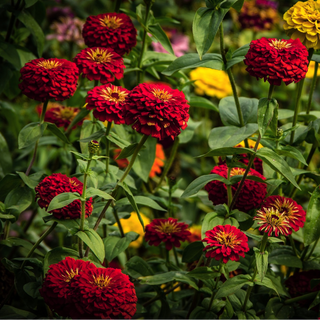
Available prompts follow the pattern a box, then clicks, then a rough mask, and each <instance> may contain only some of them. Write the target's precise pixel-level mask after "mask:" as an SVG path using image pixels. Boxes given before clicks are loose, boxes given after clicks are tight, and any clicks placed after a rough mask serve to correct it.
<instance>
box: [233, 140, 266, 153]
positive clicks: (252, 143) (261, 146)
mask: <svg viewBox="0 0 320 320" xmlns="http://www.w3.org/2000/svg"><path fill="white" fill-rule="evenodd" d="M248 145H249V148H252V149H253V148H254V146H255V145H256V142H255V141H253V140H251V139H248ZM236 146H240V147H241V148H245V147H246V145H245V143H244V140H243V141H241V142H240V143H238V144H237V145H236ZM236 146H235V147H236ZM261 148H263V145H262V144H261V143H259V145H258V149H257V150H259V149H261Z"/></svg>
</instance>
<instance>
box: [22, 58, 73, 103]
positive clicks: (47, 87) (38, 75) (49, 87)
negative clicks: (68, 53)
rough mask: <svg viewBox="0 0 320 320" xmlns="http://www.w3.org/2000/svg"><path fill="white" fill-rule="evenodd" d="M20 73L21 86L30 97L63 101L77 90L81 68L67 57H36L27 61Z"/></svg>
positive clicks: (39, 99) (40, 99)
mask: <svg viewBox="0 0 320 320" xmlns="http://www.w3.org/2000/svg"><path fill="white" fill-rule="evenodd" d="M20 73H21V77H20V80H22V82H21V83H20V84H19V88H20V89H21V91H22V93H23V94H25V95H26V96H27V97H28V98H30V99H34V100H37V101H42V102H44V101H46V100H49V99H54V100H56V101H62V100H66V99H69V98H70V97H71V96H72V95H73V94H74V93H75V91H76V90H77V81H78V77H79V69H78V67H77V66H76V64H75V63H73V62H70V61H68V60H65V59H56V58H51V59H44V58H40V59H34V60H32V61H30V62H27V63H26V64H25V66H24V67H23V68H21V70H20Z"/></svg>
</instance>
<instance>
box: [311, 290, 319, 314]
mask: <svg viewBox="0 0 320 320" xmlns="http://www.w3.org/2000/svg"><path fill="white" fill-rule="evenodd" d="M319 303H320V291H319V292H318V294H317V296H316V297H315V299H314V300H313V301H312V303H311V304H310V307H309V308H308V310H310V309H312V308H313V307H315V306H317V305H318V304H319Z"/></svg>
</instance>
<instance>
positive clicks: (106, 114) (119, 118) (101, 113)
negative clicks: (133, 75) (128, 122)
mask: <svg viewBox="0 0 320 320" xmlns="http://www.w3.org/2000/svg"><path fill="white" fill-rule="evenodd" d="M129 92H130V91H129V90H127V89H125V88H122V87H117V86H114V85H112V84H110V83H108V84H106V85H103V86H99V87H95V88H93V89H92V90H89V91H88V96H87V99H86V102H87V109H88V110H92V109H94V111H93V115H94V117H95V118H97V119H99V120H100V121H108V122H111V121H113V122H114V123H115V124H123V123H125V120H124V117H123V112H124V107H125V106H126V104H127V103H128V95H129Z"/></svg>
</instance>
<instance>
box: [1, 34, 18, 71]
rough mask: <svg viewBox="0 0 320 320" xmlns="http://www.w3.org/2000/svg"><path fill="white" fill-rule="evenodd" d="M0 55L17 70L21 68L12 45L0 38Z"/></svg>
mask: <svg viewBox="0 0 320 320" xmlns="http://www.w3.org/2000/svg"><path fill="white" fill-rule="evenodd" d="M0 57H2V58H3V59H4V60H7V61H8V62H10V63H11V64H12V65H13V66H14V67H15V68H16V69H17V70H20V69H21V64H20V57H19V54H18V52H17V49H16V48H15V46H14V45H12V44H10V43H8V42H5V41H4V40H2V39H0Z"/></svg>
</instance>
